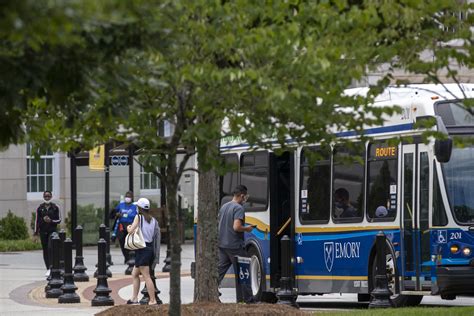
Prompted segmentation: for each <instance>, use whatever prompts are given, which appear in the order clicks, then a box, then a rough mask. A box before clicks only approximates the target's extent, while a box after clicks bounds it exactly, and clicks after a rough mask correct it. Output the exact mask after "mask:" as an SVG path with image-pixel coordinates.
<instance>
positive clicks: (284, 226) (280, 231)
mask: <svg viewBox="0 0 474 316" xmlns="http://www.w3.org/2000/svg"><path fill="white" fill-rule="evenodd" d="M290 222H291V217H290V218H288V220H287V221H286V223H285V224H283V226H282V227H281V228H280V230H279V231H278V232H277V236H279V235H280V234H281V233H282V232H283V231H284V230H285V228H286V226H288V225H289V224H290Z"/></svg>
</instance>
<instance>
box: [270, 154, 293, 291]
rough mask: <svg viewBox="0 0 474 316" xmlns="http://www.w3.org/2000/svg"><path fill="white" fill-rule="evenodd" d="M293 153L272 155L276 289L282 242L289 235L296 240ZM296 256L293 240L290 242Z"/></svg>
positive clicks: (272, 284)
mask: <svg viewBox="0 0 474 316" xmlns="http://www.w3.org/2000/svg"><path fill="white" fill-rule="evenodd" d="M294 161H295V160H294V152H289V151H286V152H284V153H283V154H281V155H276V154H274V153H273V154H271V156H270V287H272V288H277V287H279V286H280V285H279V284H280V277H281V243H280V240H281V238H282V237H283V236H284V235H287V236H288V237H289V238H290V240H293V235H294V222H293V221H292V214H294V210H293V209H294V207H293V205H294V190H295V189H294V187H295V185H294V176H293V175H294V172H295V170H294ZM290 244H291V247H292V249H291V250H290V254H291V256H293V243H290Z"/></svg>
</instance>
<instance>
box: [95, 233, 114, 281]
mask: <svg viewBox="0 0 474 316" xmlns="http://www.w3.org/2000/svg"><path fill="white" fill-rule="evenodd" d="M106 228H107V227H106V226H105V225H104V224H100V226H99V239H103V240H104V241H105V242H106V243H107V233H106ZM106 248H107V246H106ZM105 256H106V273H107V277H109V278H111V277H112V272H111V271H110V270H109V264H108V262H107V253H106V254H105ZM95 266H96V267H97V269H96V270H95V272H94V278H97V275H98V271H99V268H98V264H96V265H95Z"/></svg>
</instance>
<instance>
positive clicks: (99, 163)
mask: <svg viewBox="0 0 474 316" xmlns="http://www.w3.org/2000/svg"><path fill="white" fill-rule="evenodd" d="M104 157H105V146H104V145H102V146H99V147H95V148H93V149H92V150H90V151H89V170H90V171H104Z"/></svg>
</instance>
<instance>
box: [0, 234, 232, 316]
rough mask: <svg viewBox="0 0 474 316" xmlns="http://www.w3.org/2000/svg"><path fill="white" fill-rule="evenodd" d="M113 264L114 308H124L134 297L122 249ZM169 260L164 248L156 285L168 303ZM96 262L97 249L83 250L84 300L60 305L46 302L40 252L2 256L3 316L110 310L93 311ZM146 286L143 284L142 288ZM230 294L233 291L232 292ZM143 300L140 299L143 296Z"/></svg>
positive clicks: (185, 262) (189, 288) (186, 265)
mask: <svg viewBox="0 0 474 316" xmlns="http://www.w3.org/2000/svg"><path fill="white" fill-rule="evenodd" d="M182 249H183V251H182V253H181V256H182V266H181V271H182V276H183V277H182V295H181V297H182V299H183V302H191V301H192V299H193V289H194V281H193V280H192V279H191V277H190V276H189V275H190V273H189V270H190V265H191V262H192V261H194V250H193V244H192V243H186V244H184V245H183V246H182ZM111 255H112V262H113V263H114V265H113V266H111V267H110V268H109V269H110V271H111V272H112V278H109V279H108V285H109V288H111V289H112V293H111V296H112V298H114V301H115V305H120V304H124V303H125V302H126V300H127V299H128V298H129V297H130V295H131V291H132V288H131V285H130V284H131V282H132V281H131V277H130V276H128V275H125V274H124V272H125V269H126V268H127V266H126V265H125V264H124V263H123V256H122V253H121V251H120V248H115V247H112V248H111ZM165 257H166V245H162V247H161V256H160V261H161V263H160V265H159V266H157V285H158V287H159V289H160V291H161V294H160V298H161V299H162V300H163V302H164V303H167V302H169V281H168V280H169V273H162V272H161V270H162V267H163V260H164V259H165ZM96 262H97V248H96V247H87V248H84V264H85V266H86V267H87V271H86V273H87V274H88V275H89V277H90V280H89V282H76V283H75V284H76V286H77V287H78V288H79V289H78V291H77V293H78V294H79V295H80V296H81V303H79V304H58V303H57V299H46V298H45V296H44V295H45V294H44V286H45V285H46V283H47V282H46V281H45V277H44V273H45V270H44V267H43V265H44V264H43V257H42V252H41V251H29V252H14V253H0V281H1V283H2V287H1V288H0V315H20V314H25V313H27V314H33V313H34V314H35V316H36V315H64V314H68V315H94V314H95V313H98V312H99V311H102V310H104V309H107V308H108V307H92V306H91V304H90V300H91V299H92V298H93V297H94V295H95V294H94V293H93V289H94V288H95V286H96V282H97V281H96V279H95V278H93V274H94V271H95V269H96V268H95V264H96ZM142 286H143V284H142ZM229 290H231V289H229ZM140 296H141V295H140Z"/></svg>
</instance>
